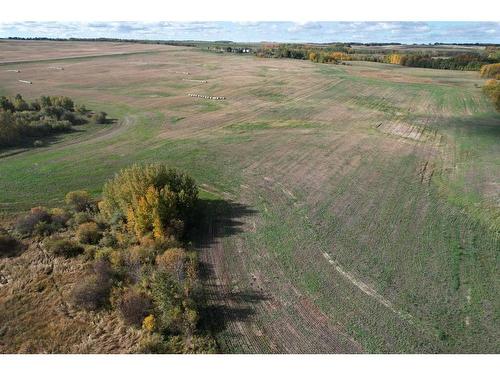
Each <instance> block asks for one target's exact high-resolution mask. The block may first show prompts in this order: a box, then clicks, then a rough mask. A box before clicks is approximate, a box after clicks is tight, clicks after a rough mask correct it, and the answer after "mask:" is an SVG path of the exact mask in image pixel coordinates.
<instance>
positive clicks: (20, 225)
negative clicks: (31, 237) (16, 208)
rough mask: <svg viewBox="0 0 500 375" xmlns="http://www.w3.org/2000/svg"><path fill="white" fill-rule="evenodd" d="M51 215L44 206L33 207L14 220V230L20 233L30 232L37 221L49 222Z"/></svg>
mask: <svg viewBox="0 0 500 375" xmlns="http://www.w3.org/2000/svg"><path fill="white" fill-rule="evenodd" d="M51 221H52V217H51V215H50V214H49V213H48V212H47V209H46V208H44V207H33V208H32V209H31V211H30V213H29V214H27V215H25V216H23V217H21V218H20V219H18V220H17V222H16V230H17V231H18V232H19V233H21V234H32V233H33V232H34V230H35V227H36V225H37V224H38V223H40V222H44V223H51Z"/></svg>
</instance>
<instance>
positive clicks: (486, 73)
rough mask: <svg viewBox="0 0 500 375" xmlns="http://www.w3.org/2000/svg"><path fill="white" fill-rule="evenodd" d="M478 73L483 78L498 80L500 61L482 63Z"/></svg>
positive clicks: (499, 77)
mask: <svg viewBox="0 0 500 375" xmlns="http://www.w3.org/2000/svg"><path fill="white" fill-rule="evenodd" d="M479 73H480V74H481V77H483V78H494V79H497V80H500V63H497V64H488V65H483V66H482V67H481V70H480V71H479Z"/></svg>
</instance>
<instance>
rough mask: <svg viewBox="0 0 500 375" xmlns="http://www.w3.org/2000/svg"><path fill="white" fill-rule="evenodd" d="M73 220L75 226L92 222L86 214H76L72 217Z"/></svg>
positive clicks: (90, 216) (90, 217)
mask: <svg viewBox="0 0 500 375" xmlns="http://www.w3.org/2000/svg"><path fill="white" fill-rule="evenodd" d="M74 219H75V224H77V225H80V224H83V223H88V222H90V221H92V215H90V214H89V213H88V212H86V211H84V212H77V213H76V214H75V216H74Z"/></svg>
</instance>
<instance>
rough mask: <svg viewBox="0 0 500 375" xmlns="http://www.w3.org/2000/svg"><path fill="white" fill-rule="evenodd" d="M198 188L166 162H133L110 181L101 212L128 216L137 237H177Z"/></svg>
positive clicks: (106, 185) (108, 215) (196, 197)
mask: <svg viewBox="0 0 500 375" xmlns="http://www.w3.org/2000/svg"><path fill="white" fill-rule="evenodd" d="M197 199H198V188H197V186H196V184H195V182H194V180H193V179H192V178H191V177H189V176H188V175H186V174H184V173H181V172H179V171H177V170H175V169H172V168H167V167H166V166H165V165H163V164H149V165H133V166H131V167H129V168H126V169H123V170H121V171H120V172H119V173H117V174H116V175H115V177H114V178H113V179H111V180H110V181H108V182H107V183H106V184H105V186H104V190H103V200H102V202H101V203H100V204H99V209H100V211H101V212H102V214H103V215H104V216H105V217H107V218H108V219H111V218H112V217H113V216H121V217H123V218H126V221H127V228H128V230H129V231H130V232H131V233H133V234H135V235H136V236H137V237H139V238H140V237H142V236H143V235H145V234H147V233H149V232H152V233H153V236H154V237H155V238H165V237H169V236H174V237H178V236H179V235H180V234H182V231H183V229H184V225H185V223H186V221H188V220H189V219H190V217H191V215H192V213H193V209H194V207H195V204H196V201H197Z"/></svg>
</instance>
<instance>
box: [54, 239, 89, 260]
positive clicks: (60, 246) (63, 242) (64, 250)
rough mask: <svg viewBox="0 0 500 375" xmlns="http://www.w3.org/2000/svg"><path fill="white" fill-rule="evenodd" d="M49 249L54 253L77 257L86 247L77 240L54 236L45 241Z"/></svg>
mask: <svg viewBox="0 0 500 375" xmlns="http://www.w3.org/2000/svg"><path fill="white" fill-rule="evenodd" d="M45 246H46V248H47V250H49V251H50V252H52V253H53V254H54V255H57V256H63V257H65V258H71V257H76V256H78V255H80V254H82V253H83V251H84V249H83V247H81V246H80V245H79V244H77V243H76V242H75V241H71V240H68V239H63V238H53V239H49V240H48V241H46V242H45Z"/></svg>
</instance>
